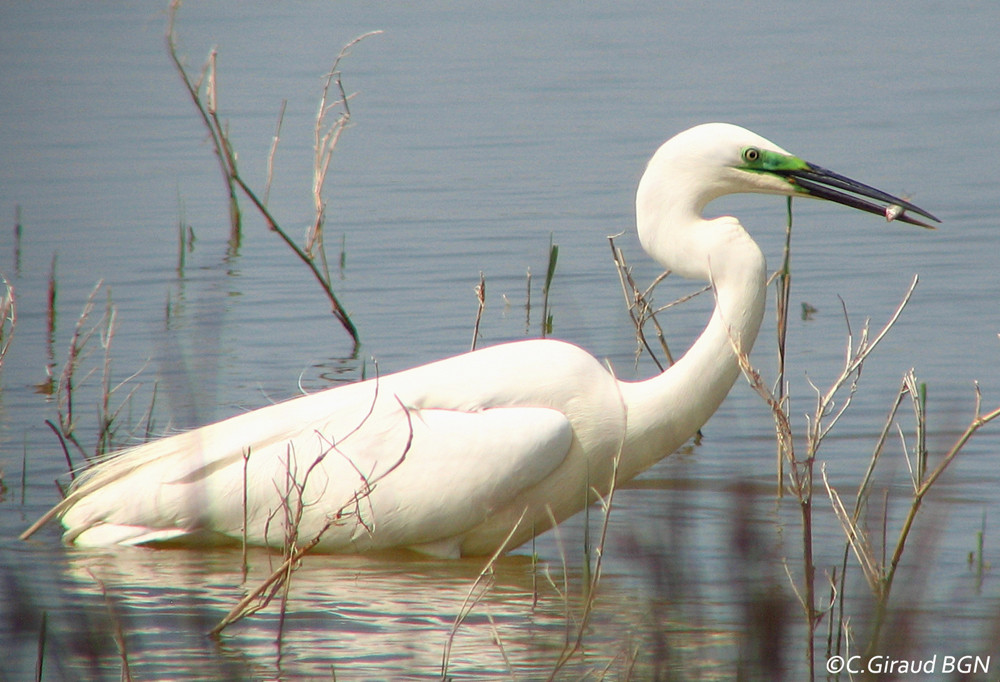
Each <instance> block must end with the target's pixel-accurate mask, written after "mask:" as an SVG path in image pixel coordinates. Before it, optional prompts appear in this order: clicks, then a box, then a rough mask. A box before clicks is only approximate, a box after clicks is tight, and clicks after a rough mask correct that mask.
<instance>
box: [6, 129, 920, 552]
mask: <svg viewBox="0 0 1000 682" xmlns="http://www.w3.org/2000/svg"><path fill="white" fill-rule="evenodd" d="M737 192H760V193H765V194H779V195H787V196H796V197H799V196H801V197H818V198H821V199H827V200H830V201H835V202H838V203H841V204H846V205H847V206H851V207H854V208H857V209H861V210H864V211H869V212H871V213H877V214H886V215H888V212H889V211H892V212H893V213H894V215H893V216H892V217H893V218H894V219H895V220H900V221H904V222H908V223H912V224H916V225H923V226H925V227H930V225H928V224H927V223H924V222H921V221H920V220H917V219H914V218H912V217H911V216H909V215H908V214H907V211H909V212H912V213H914V214H918V215H920V216H923V217H925V218H927V219H930V220H934V221H937V218H935V217H934V216H932V215H931V214H930V213H928V212H926V211H924V210H922V209H920V208H918V207H916V206H914V205H913V204H911V203H909V202H907V201H904V200H903V199H900V198H897V197H894V196H891V195H889V194H886V193H885V192H882V191H879V190H877V189H874V188H872V187H868V186H867V185H862V184H860V183H858V182H855V181H854V180H851V179H849V178H846V177H844V176H841V175H837V174H835V173H832V172H830V171H827V170H825V169H823V168H820V167H818V166H815V165H812V164H810V163H807V162H805V161H803V160H801V159H799V158H797V157H795V156H792V155H791V154H789V153H788V152H786V151H785V150H783V149H781V148H780V147H778V146H776V145H775V144H773V143H771V142H769V141H768V140H765V139H764V138H762V137H760V136H758V135H756V134H754V133H752V132H750V131H748V130H745V129H743V128H740V127H738V126H735V125H730V124H723V123H709V124H704V125H700V126H697V127H695V128H692V129H690V130H687V131H685V132H682V133H680V134H678V135H676V136H675V137H673V138H672V139H670V140H668V141H667V142H666V143H664V144H663V146H661V147H660V148H659V150H657V152H656V153H655V154H654V155H653V157H652V159H651V160H650V162H649V165H648V167H647V169H646V171H645V173H644V175H643V176H642V179H641V181H640V182H639V188H638V192H637V195H636V221H637V226H638V231H639V239H640V241H641V243H642V246H643V248H644V249H645V250H646V251H647V252H648V253H649V254H650V255H651V256H652V257H653V258H655V259H656V260H657V261H659V262H660V263H661V264H662V265H663V266H665V267H666V268H669V269H670V270H672V271H674V272H676V273H679V274H680V275H683V276H684V277H688V278H694V279H700V280H704V281H708V282H710V283H711V284H712V285H713V286H714V290H715V298H716V305H715V311H714V313H713V314H712V317H711V319H710V320H709V323H708V326H707V327H706V328H705V330H704V331H703V332H702V334H701V335H700V336H699V337H698V339H697V340H696V341H695V343H694V344H693V345H692V346H691V348H690V349H689V350H688V351H687V353H686V354H685V355H684V356H683V357H682V358H681V359H680V360H679V361H678V362H677V363H676V364H674V365H673V366H672V367H670V368H669V369H667V370H666V371H665V372H663V373H662V374H660V375H658V376H656V377H653V378H651V379H647V380H645V381H637V382H626V381H619V380H617V379H616V378H615V377H614V376H613V375H612V374H611V372H610V371H609V370H608V369H607V368H606V367H605V366H604V364H602V363H601V362H600V361H598V360H597V359H595V358H594V357H592V356H591V355H589V354H588V353H586V352H584V351H583V350H581V349H580V348H578V347H577V346H574V345H572V344H570V343H565V342H562V341H556V340H541V339H535V340H526V341H518V342H514V343H506V344H502V345H498V346H494V347H489V348H484V349H481V350H477V351H474V352H470V353H466V354H464V355H458V356H455V357H451V358H448V359H445V360H440V361H438V362H433V363H431V364H427V365H423V366H421V367H415V368H413V369H410V370H406V371H402V372H398V373H396V374H390V375H388V376H383V377H380V378H377V379H369V380H367V381H363V382H359V383H355V384H351V385H347V386H341V387H336V388H331V389H328V390H325V391H321V392H318V393H315V394H312V395H307V396H302V397H298V398H294V399H292V400H289V401H287V402H283V403H279V404H276V405H272V406H269V407H264V408H261V409H258V410H256V411H253V412H249V413H246V414H241V415H238V416H235V417H232V418H229V419H225V420H223V421H220V422H217V423H214V424H209V425H208V426H203V427H201V428H198V429H195V430H193V431H189V432H186V433H181V434H178V435H173V436H170V437H167V438H162V439H160V440H156V441H153V442H150V443H147V444H145V445H140V446H138V447H135V448H132V449H129V450H125V451H123V452H121V453H120V454H117V455H115V456H112V457H111V458H109V459H107V460H106V461H103V462H100V463H99V464H97V465H95V466H93V467H92V468H90V469H89V470H88V471H87V472H85V473H84V474H83V475H81V476H80V477H78V478H77V481H76V483H75V484H74V485H73V486H72V488H71V489H70V491H69V494H68V495H67V497H66V499H65V500H64V501H63V502H62V503H60V504H59V505H57V506H56V507H55V508H53V509H52V510H51V511H50V512H49V514H48V515H46V516H45V517H43V518H42V519H41V520H40V521H39V522H38V523H37V524H36V525H35V526H34V527H33V528H31V529H29V530H28V531H25V533H24V535H22V537H27V536H28V535H30V534H31V533H33V532H34V530H35V529H36V528H37V527H39V526H40V525H41V524H43V523H44V522H45V521H47V520H48V519H50V518H52V517H54V516H59V517H60V518H61V520H62V523H63V524H64V526H65V528H66V530H65V535H64V539H65V541H67V542H70V543H77V544H82V545H109V544H129V545H137V544H160V543H168V544H191V543H203V542H206V541H212V540H223V541H229V542H240V541H241V540H242V539H243V538H244V537H245V538H246V540H247V541H248V542H249V543H251V544H254V545H267V546H272V547H281V546H282V543H283V542H285V541H286V533H287V532H288V529H289V528H290V527H294V529H295V531H296V533H297V535H296V537H297V538H298V539H299V541H300V542H303V543H304V542H306V541H309V540H311V539H313V538H315V537H317V536H319V542H318V544H317V545H316V546H315V550H316V551H326V552H352V553H353V552H364V551H370V550H378V549H388V548H410V549H413V550H417V551H420V552H424V553H429V554H433V555H437V556H445V557H457V556H461V555H479V554H487V553H491V552H493V551H495V550H497V549H498V548H500V547H501V546H505V547H507V548H513V547H516V546H518V545H519V544H521V543H523V542H524V541H526V540H527V539H529V538H531V537H532V536H534V535H537V534H539V533H541V532H543V531H545V530H546V529H548V528H550V527H551V526H552V524H553V522H555V523H558V522H561V521H562V520H564V519H566V518H567V517H569V516H571V515H572V514H574V513H576V512H577V511H579V510H580V509H582V508H583V507H584V506H585V505H586V504H587V503H588V502H589V501H592V500H593V499H594V491H597V492H600V494H604V493H605V492H606V491H607V490H608V489H609V486H610V484H611V479H612V475H613V467H614V462H615V460H616V458H617V459H618V462H619V464H618V472H617V477H618V479H617V480H618V481H620V482H621V481H626V480H628V479H630V478H632V477H634V476H635V475H636V474H638V473H639V472H641V471H643V470H645V469H646V468H648V467H650V466H651V465H653V464H654V463H656V462H657V461H659V460H660V459H662V458H663V457H665V456H667V455H669V454H670V453H671V452H673V451H674V450H675V449H676V448H678V447H679V446H680V445H682V444H683V443H684V442H685V441H686V440H687V439H688V438H690V437H691V436H692V435H693V434H694V433H695V431H696V430H697V429H698V428H700V427H701V426H702V425H703V424H704V423H705V422H706V421H707V420H708V418H709V417H710V416H711V415H712V413H713V412H715V410H716V408H718V406H719V404H720V403H721V402H722V400H723V398H725V396H726V394H727V393H728V392H729V389H730V388H731V387H732V385H733V383H734V382H735V380H736V378H737V377H738V375H739V371H740V370H739V366H738V361H737V351H736V348H739V349H741V351H743V352H749V350H750V348H751V347H752V345H753V343H754V340H755V339H756V337H757V331H758V329H759V328H760V324H761V318H762V315H763V312H764V298H765V276H766V266H765V263H764V256H763V254H762V253H761V251H760V249H759V248H758V247H757V245H756V244H755V243H754V241H753V240H752V239H751V238H750V235H748V234H747V232H746V231H745V230H744V229H743V227H742V226H741V225H740V223H739V221H737V220H736V219H735V218H732V217H721V218H715V219H711V220H707V219H705V218H703V217H702V211H703V209H704V208H705V206H706V204H708V203H709V202H710V201H712V200H713V199H715V198H717V197H720V196H722V195H724V194H731V193H737ZM508 536H510V537H509V538H508ZM505 540H506V541H507V544H506V545H504V542H505Z"/></svg>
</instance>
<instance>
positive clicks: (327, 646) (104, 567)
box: [61, 548, 733, 679]
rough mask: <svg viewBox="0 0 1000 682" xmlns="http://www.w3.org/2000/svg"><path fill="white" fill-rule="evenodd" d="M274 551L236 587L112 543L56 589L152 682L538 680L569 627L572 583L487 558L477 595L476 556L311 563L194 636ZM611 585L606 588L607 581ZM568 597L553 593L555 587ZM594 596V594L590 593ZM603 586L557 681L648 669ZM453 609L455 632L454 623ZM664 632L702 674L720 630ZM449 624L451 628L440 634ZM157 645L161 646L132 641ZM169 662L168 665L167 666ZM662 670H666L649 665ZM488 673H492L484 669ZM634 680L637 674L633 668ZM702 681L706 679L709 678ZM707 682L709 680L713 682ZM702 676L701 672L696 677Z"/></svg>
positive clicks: (640, 644) (639, 638)
mask: <svg viewBox="0 0 1000 682" xmlns="http://www.w3.org/2000/svg"><path fill="white" fill-rule="evenodd" d="M274 560H275V557H273V556H269V555H266V554H263V553H259V552H254V553H252V554H251V555H250V571H249V573H248V575H247V580H246V582H245V583H244V582H243V581H242V576H241V573H240V571H239V570H238V568H237V566H238V565H239V562H240V555H239V552H232V553H226V552H217V551H213V552H208V553H198V552H194V551H189V550H160V551H156V550H144V549H135V548H130V549H125V550H118V551H114V552H77V551H75V550H74V551H73V552H71V553H70V555H69V557H68V562H67V566H66V575H65V582H64V590H65V592H66V597H67V598H68V599H70V600H71V601H72V602H73V603H76V604H90V609H91V610H93V609H96V608H98V607H99V606H100V605H101V604H105V605H106V607H107V609H108V613H109V614H110V615H109V616H108V617H107V618H106V619H105V618H96V617H93V616H92V617H91V618H92V620H91V621H90V623H89V624H90V625H91V626H92V627H95V628H99V629H100V630H101V631H104V630H105V629H106V628H108V627H110V628H112V629H120V631H121V632H122V633H123V635H124V642H125V650H126V652H127V653H128V655H127V659H128V666H129V669H130V671H131V673H132V674H133V675H134V676H135V677H136V678H137V679H153V678H160V677H164V676H170V677H174V676H175V675H191V676H193V677H198V676H205V675H206V671H209V670H211V671H215V672H214V673H213V674H212V676H214V675H219V676H229V677H239V678H246V677H251V676H252V677H255V678H263V679H275V678H282V677H285V678H289V679H292V678H296V679H298V678H301V677H314V676H315V677H321V678H322V677H330V676H332V675H334V674H335V675H336V676H337V678H338V679H369V678H371V679H376V678H377V679H418V678H419V679H434V678H435V677H439V676H440V675H441V671H442V662H443V660H444V657H445V652H446V651H447V673H448V674H449V675H452V676H454V677H455V678H457V679H462V678H464V677H469V676H471V677H472V678H475V679H481V678H484V677H500V678H506V677H508V676H509V675H510V674H513V675H514V676H515V677H517V678H520V679H543V678H545V677H547V676H548V675H549V674H550V673H551V672H552V671H553V670H554V667H555V665H556V661H557V660H558V658H559V655H560V654H561V653H562V652H563V651H564V650H565V648H566V647H567V645H568V643H569V642H572V641H573V640H574V639H575V637H576V631H577V629H578V628H579V626H580V623H581V620H580V619H581V615H582V611H581V607H582V601H581V599H580V597H579V595H580V579H581V578H580V576H579V575H578V574H576V573H575V572H572V573H570V574H568V575H567V574H564V573H563V569H562V568H561V567H559V566H536V565H533V563H532V561H531V559H530V558H529V557H524V556H518V557H507V558H504V559H503V560H501V561H499V562H497V563H496V564H495V566H494V567H493V572H492V575H491V577H490V580H489V583H490V587H489V590H488V591H487V592H485V594H483V593H482V591H481V590H479V589H473V586H474V585H476V584H477V581H476V579H477V576H478V574H479V572H480V569H481V568H482V562H481V561H469V560H463V561H449V562H439V561H431V560H420V559H414V557H405V558H403V559H399V558H392V557H380V558H371V557H368V558H351V557H323V556H312V557H308V558H307V560H306V561H305V562H304V563H303V564H302V565H301V567H300V568H298V570H296V572H295V573H294V575H293V578H292V581H291V587H290V589H289V591H288V594H287V605H286V608H285V614H284V615H282V614H281V608H280V606H279V605H278V604H279V602H280V599H281V596H279V597H277V598H276V599H275V601H274V603H273V604H272V605H271V606H270V607H268V608H267V609H265V610H263V611H261V612H259V613H257V614H256V615H254V616H252V617H250V618H247V619H245V620H243V621H240V622H238V623H237V624H235V625H232V626H230V627H229V629H228V630H226V631H225V632H224V633H223V635H222V636H221V639H220V640H219V641H211V640H209V639H208V638H207V637H206V635H205V633H206V632H207V631H208V630H209V629H210V628H211V627H212V626H213V625H214V624H215V623H216V622H217V621H218V619H219V618H220V614H222V613H224V612H225V611H227V610H228V609H229V608H230V607H231V606H232V605H233V603H235V601H237V600H238V599H239V598H240V597H242V596H243V594H244V590H245V588H246V586H255V585H256V584H257V582H258V581H260V580H262V579H264V578H265V577H266V576H267V575H268V574H269V573H270V568H269V563H270V562H272V561H274ZM612 582H613V581H612ZM567 589H568V590H570V593H571V594H570V595H569V596H568V597H566V596H565V591H566V590H567ZM602 593H603V590H602ZM626 595H627V593H625V592H619V591H617V590H616V589H615V588H614V587H611V591H610V593H609V594H608V595H607V596H603V595H602V596H601V597H599V598H598V599H597V601H596V604H595V608H594V611H593V613H592V614H591V616H590V618H589V623H588V625H587V629H586V633H585V635H586V636H585V655H582V656H580V657H578V658H576V659H574V660H573V661H571V663H570V664H569V665H568V666H566V667H565V668H564V669H563V672H562V673H561V675H562V676H564V677H565V679H578V678H582V677H585V676H588V675H595V674H597V675H600V674H601V672H600V671H602V670H603V671H606V672H607V673H608V674H611V675H612V676H613V677H627V676H628V674H627V671H628V670H630V669H631V670H633V671H636V672H638V671H640V670H642V671H648V670H651V669H652V668H651V666H652V665H653V662H652V661H651V659H650V657H649V652H648V651H643V650H642V649H643V648H644V646H645V645H646V644H647V643H648V642H647V640H646V638H645V637H644V636H643V632H644V630H645V629H646V628H647V626H648V625H652V621H651V622H650V623H648V624H647V623H644V622H643V621H644V619H647V618H650V616H651V615H652V614H650V613H649V612H648V611H647V609H648V603H645V604H644V603H639V602H636V601H635V599H634V597H631V598H630V597H627V596H626ZM459 614H465V615H464V617H463V619H462V621H461V623H460V625H458V627H457V629H455V623H456V618H458V617H459ZM658 625H659V626H661V627H667V628H669V630H670V631H671V636H672V641H671V646H672V647H673V648H674V652H675V655H680V654H681V652H683V656H684V658H685V660H688V662H689V663H690V664H692V665H695V666H696V667H697V668H698V669H699V670H700V671H702V672H704V673H705V674H708V673H709V672H710V671H711V670H712V669H713V668H714V666H715V665H716V664H715V663H712V661H714V660H717V656H718V655H719V654H720V653H723V652H726V651H727V650H731V649H732V646H733V635H732V634H731V633H726V632H718V631H712V630H706V629H704V628H694V627H692V626H690V625H687V626H685V625H684V624H683V623H670V624H668V623H664V622H659V623H658ZM453 630H454V634H452V633H453ZM163 639H169V640H170V641H171V642H172V644H171V646H170V647H149V646H143V645H142V643H143V642H144V641H147V640H148V641H161V640H163ZM86 654H87V655H93V656H94V657H95V659H96V660H87V658H86V656H83V655H81V656H80V658H79V660H74V659H73V658H72V657H64V658H63V659H62V661H61V665H62V666H63V667H64V668H65V669H67V670H69V671H72V670H73V669H74V668H75V667H76V666H78V665H93V666H95V667H98V668H100V669H102V670H104V671H105V672H106V673H108V674H110V673H111V672H112V671H114V670H117V669H119V668H120V667H121V666H122V661H121V656H120V653H119V652H118V651H116V650H114V649H111V648H110V647H109V645H108V642H107V641H106V640H103V639H102V641H101V646H100V648H99V649H98V650H96V651H92V652H86ZM179 657H180V659H181V660H178V658H179ZM661 664H662V665H665V664H666V662H665V661H663V662H661ZM491 671H492V672H491ZM640 677H645V673H643V674H641V675H640ZM713 677H714V676H713ZM724 678H725V677H724V676H723V677H720V678H719V679H724ZM705 679H708V678H705Z"/></svg>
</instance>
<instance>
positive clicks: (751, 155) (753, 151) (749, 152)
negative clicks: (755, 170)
mask: <svg viewBox="0 0 1000 682" xmlns="http://www.w3.org/2000/svg"><path fill="white" fill-rule="evenodd" d="M758 159H760V150H759V149H757V148H756V147H747V148H746V149H744V150H743V160H744V161H746V162H747V163H753V162H755V161H757V160H758Z"/></svg>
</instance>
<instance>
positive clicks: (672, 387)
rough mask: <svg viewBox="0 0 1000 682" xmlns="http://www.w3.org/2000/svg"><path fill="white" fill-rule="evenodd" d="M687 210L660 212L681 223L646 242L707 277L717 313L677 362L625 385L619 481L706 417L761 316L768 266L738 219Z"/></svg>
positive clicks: (689, 272)
mask: <svg viewBox="0 0 1000 682" xmlns="http://www.w3.org/2000/svg"><path fill="white" fill-rule="evenodd" d="M692 208H693V207H692V206H690V205H688V206H686V207H683V206H676V205H675V206H674V210H672V211H668V212H666V215H665V214H664V213H658V215H661V216H664V217H665V219H666V220H668V221H670V222H671V223H672V224H673V225H675V226H676V225H682V226H683V227H682V229H676V228H675V229H669V230H662V229H661V230H660V231H658V232H657V233H656V234H657V235H658V236H659V237H660V238H659V239H657V242H656V243H651V244H644V246H646V248H647V250H648V251H650V252H651V254H652V255H654V257H657V260H659V261H661V262H662V263H663V264H664V265H667V266H668V267H670V266H672V265H674V264H675V263H679V262H683V263H684V264H685V268H684V270H683V271H682V274H684V275H685V276H687V277H695V278H699V279H705V280H708V281H709V282H711V283H712V284H713V287H714V292H715V298H716V305H715V311H714V312H713V314H712V318H711V320H710V321H709V323H708V326H707V327H706V328H705V330H704V331H703V332H702V333H701V335H700V336H699V337H698V339H697V340H696V341H695V342H694V344H693V345H692V346H691V348H689V349H688V351H687V352H686V353H685V354H684V356H683V357H682V358H681V359H680V360H678V361H677V363H676V364H674V365H673V366H672V367H669V368H668V369H667V370H666V371H664V372H663V373H662V374H660V375H659V376H656V377H653V378H652V379H647V380H645V381H639V382H631V383H622V385H621V390H622V396H623V399H624V401H625V405H626V408H627V410H628V413H627V418H628V429H627V433H626V447H625V449H624V452H628V453H629V454H630V457H629V461H623V462H621V464H620V469H619V475H620V476H621V480H628V479H629V478H631V477H632V476H635V475H636V474H638V473H639V472H641V471H642V470H644V469H646V468H647V467H649V466H651V465H652V464H654V463H655V462H657V461H658V460H660V459H662V458H663V457H665V456H666V455H668V454H670V453H671V452H673V451H674V450H675V449H677V448H678V447H680V446H681V445H683V444H684V443H685V442H686V441H687V440H688V439H689V438H691V436H693V435H694V434H695V432H696V431H697V430H698V429H699V428H701V426H702V425H703V424H704V423H705V422H706V421H708V418H709V417H711V416H712V414H713V413H714V412H715V410H716V409H717V408H718V407H719V405H720V404H721V403H722V401H723V400H724V399H725V397H726V395H727V394H728V393H729V390H730V389H731V388H732V386H733V383H734V382H735V381H736V379H737V378H738V377H739V374H740V368H739V362H738V359H737V351H736V350H735V348H740V349H741V351H742V352H743V353H747V354H749V352H750V349H751V348H752V347H753V344H754V341H755V340H756V338H757V332H758V331H759V330H760V325H761V320H762V319H763V316H764V301H765V280H766V271H767V266H766V264H765V261H764V255H763V254H762V253H761V251H760V248H759V247H758V246H757V244H756V243H754V241H753V240H752V239H751V238H750V235H748V234H747V233H746V231H745V230H744V229H743V227H742V226H741V225H740V224H739V222H737V221H736V219H735V218H728V217H727V218H717V219H715V220H704V219H702V218H700V217H694V213H695V211H694V210H692ZM700 208H701V207H700V206H699V207H698V209H699V210H700ZM685 214H686V215H685ZM682 216H683V217H682ZM642 228H643V226H642V224H640V236H641V235H642ZM647 234H648V233H647ZM665 251H669V255H668V254H667V253H664V252H665ZM675 269H676V268H675Z"/></svg>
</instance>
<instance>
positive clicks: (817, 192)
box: [779, 163, 941, 230]
mask: <svg viewBox="0 0 1000 682" xmlns="http://www.w3.org/2000/svg"><path fill="white" fill-rule="evenodd" d="M806 166H807V168H806V169H804V170H788V171H779V174H780V175H784V176H785V177H787V178H788V180H789V181H790V182H791V183H792V184H794V185H796V186H798V187H799V188H800V189H801V190H802V192H803V193H804V194H807V195H809V196H811V197H816V198H817V199H826V200H828V201H835V202H837V203H838V204H843V205H845V206H850V207H851V208H857V209H860V210H862V211H867V212H869V213H874V214H876V215H883V216H885V217H886V220H899V221H901V222H904V223H909V224H910V225H919V226H920V227H926V228H928V229H931V230H933V229H934V226H933V225H930V224H928V223H925V222H923V221H922V220H917V219H916V218H911V217H910V216H909V215H907V212H908V211H909V212H911V213H916V214H918V215H921V216H923V217H925V218H928V219H930V220H933V221H934V222H936V223H939V222H941V221H940V220H938V219H937V218H936V217H935V216H933V215H932V214H930V213H928V212H927V211H925V210H924V209H922V208H920V207H919V206H915V205H914V204H911V203H910V202H909V201H906V200H905V199H900V198H899V197H894V196H893V195H891V194H888V193H886V192H883V191H882V190H880V189H875V188H874V187H869V186H868V185H865V184H862V183H860V182H858V181H857V180H851V179H850V178H847V177H844V176H843V175H840V174H839V173H834V172H833V171H828V170H827V169H825V168H820V167H819V166H815V165H813V164H811V163H807V164H806ZM837 190H844V191H843V192H840V191H837ZM868 199H873V200H874V201H868ZM876 201H877V202H882V203H875V202H876Z"/></svg>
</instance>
